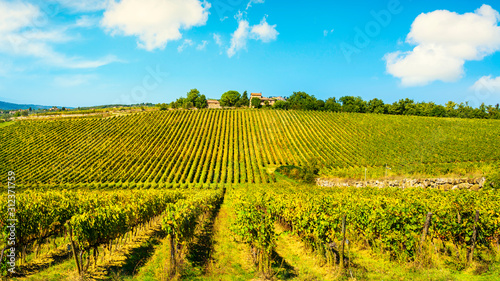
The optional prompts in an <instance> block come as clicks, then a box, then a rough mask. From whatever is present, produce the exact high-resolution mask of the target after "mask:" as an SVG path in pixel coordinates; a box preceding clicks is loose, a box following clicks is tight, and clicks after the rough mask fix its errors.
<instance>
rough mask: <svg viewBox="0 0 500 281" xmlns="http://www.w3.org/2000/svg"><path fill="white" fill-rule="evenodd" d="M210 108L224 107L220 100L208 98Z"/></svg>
mask: <svg viewBox="0 0 500 281" xmlns="http://www.w3.org/2000/svg"><path fill="white" fill-rule="evenodd" d="M207 103H208V108H222V107H221V106H220V102H219V101H218V100H207Z"/></svg>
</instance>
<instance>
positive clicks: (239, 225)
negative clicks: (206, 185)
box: [232, 189, 277, 277]
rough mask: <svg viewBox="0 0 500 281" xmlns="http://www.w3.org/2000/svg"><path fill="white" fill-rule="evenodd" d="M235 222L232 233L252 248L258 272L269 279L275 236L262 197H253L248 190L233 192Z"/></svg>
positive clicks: (266, 203) (272, 219) (272, 222)
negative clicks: (234, 198)
mask: <svg viewBox="0 0 500 281" xmlns="http://www.w3.org/2000/svg"><path fill="white" fill-rule="evenodd" d="M234 196H235V197H236V205H235V211H236V220H235V222H234V225H233V226H232V231H233V232H234V233H235V234H236V235H237V236H238V237H239V238H240V239H241V241H242V242H244V243H247V244H249V245H250V246H251V247H252V255H253V258H254V262H255V263H256V264H257V265H258V268H259V271H260V272H262V273H263V274H264V275H265V276H267V277H269V276H270V275H271V274H272V273H271V271H272V268H271V263H272V253H273V250H274V249H275V247H276V240H277V235H276V233H275V230H274V221H275V220H274V217H273V214H272V212H271V211H270V210H268V202H266V201H264V200H262V198H263V197H264V196H260V195H259V196H255V194H252V192H251V191H250V190H243V189H242V190H238V191H235V195H234Z"/></svg>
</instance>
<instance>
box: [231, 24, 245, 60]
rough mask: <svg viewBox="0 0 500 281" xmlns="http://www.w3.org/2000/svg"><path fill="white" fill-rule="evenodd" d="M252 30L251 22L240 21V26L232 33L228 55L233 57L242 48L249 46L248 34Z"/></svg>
mask: <svg viewBox="0 0 500 281" xmlns="http://www.w3.org/2000/svg"><path fill="white" fill-rule="evenodd" d="M249 31H250V24H249V23H248V21H246V20H240V21H239V22H238V28H237V29H236V31H235V32H234V33H233V34H232V35H231V47H229V49H228V50H227V55H228V57H232V56H234V55H235V54H236V52H238V51H239V50H241V49H245V48H246V47H247V40H248V34H249Z"/></svg>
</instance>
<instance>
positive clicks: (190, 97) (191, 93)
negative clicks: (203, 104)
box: [185, 89, 200, 104]
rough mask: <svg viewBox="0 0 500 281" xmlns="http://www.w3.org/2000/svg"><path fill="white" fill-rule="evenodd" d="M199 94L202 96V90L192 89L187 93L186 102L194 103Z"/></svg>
mask: <svg viewBox="0 0 500 281" xmlns="http://www.w3.org/2000/svg"><path fill="white" fill-rule="evenodd" d="M199 96H200V91H198V90H197V89H191V91H189V92H188V93H187V98H186V100H185V102H192V103H193V104H194V103H195V101H196V99H197V98H198V97H199Z"/></svg>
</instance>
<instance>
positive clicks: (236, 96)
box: [220, 91, 240, 107]
mask: <svg viewBox="0 0 500 281" xmlns="http://www.w3.org/2000/svg"><path fill="white" fill-rule="evenodd" d="M239 100H240V93H238V92H237V91H227V92H225V93H224V94H222V96H221V97H220V105H221V106H227V107H231V106H235V105H236V103H237V102H238V101H239Z"/></svg>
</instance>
